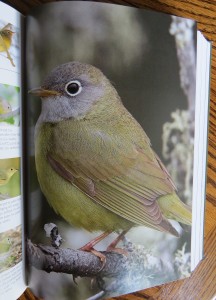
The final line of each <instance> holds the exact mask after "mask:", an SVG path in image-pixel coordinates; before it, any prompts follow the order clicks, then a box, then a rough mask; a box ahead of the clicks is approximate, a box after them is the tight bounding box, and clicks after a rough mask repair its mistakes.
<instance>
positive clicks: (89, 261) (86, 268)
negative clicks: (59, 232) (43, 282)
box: [27, 240, 127, 277]
mask: <svg viewBox="0 0 216 300" xmlns="http://www.w3.org/2000/svg"><path fill="white" fill-rule="evenodd" d="M27 253H28V260H29V263H30V264H31V265H32V266H34V267H35V268H37V269H39V270H44V271H46V272H48V273H50V272H57V273H66V274H72V275H74V276H75V277H76V276H80V277H95V276H97V275H99V274H98V273H99V272H100V276H117V275H118V274H120V273H121V272H123V271H124V270H125V262H126V261H127V258H126V257H125V256H124V255H121V254H118V253H115V252H102V253H103V254H104V255H105V256H106V264H105V266H104V268H103V269H102V270H101V267H102V263H101V261H100V259H99V258H98V257H96V256H95V255H93V254H92V253H90V252H85V251H81V250H73V249H68V248H67V249H62V248H58V249H56V248H54V247H51V246H44V245H35V244H33V243H32V242H31V241H30V240H27ZM100 270H101V271H100Z"/></svg>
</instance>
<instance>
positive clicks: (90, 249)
mask: <svg viewBox="0 0 216 300" xmlns="http://www.w3.org/2000/svg"><path fill="white" fill-rule="evenodd" d="M110 233H112V231H106V232H104V233H102V234H101V235H99V236H97V237H96V238H94V239H93V240H91V241H90V242H88V243H87V244H86V245H84V246H83V247H81V248H80V249H79V250H82V251H87V252H91V253H92V254H94V255H95V256H97V257H98V258H99V259H100V261H101V262H102V267H101V269H100V270H99V271H98V272H100V271H101V270H103V268H104V267H105V265H106V256H105V255H104V254H102V253H101V252H99V251H97V250H96V249H94V246H95V245H96V244H98V243H99V242H100V241H102V240H103V239H104V238H105V237H107V236H108V235H109V234H110Z"/></svg>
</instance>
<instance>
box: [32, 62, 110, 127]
mask: <svg viewBox="0 0 216 300" xmlns="http://www.w3.org/2000/svg"><path fill="white" fill-rule="evenodd" d="M107 86H108V87H109V89H110V88H112V86H111V84H110V82H109V81H108V79H107V78H106V77H105V76H104V75H103V73H102V72H101V71H100V70H99V69H97V68H95V67H93V66H91V65H88V64H82V63H79V62H69V63H66V64H63V65H60V66H58V67H56V68H55V69H54V70H53V71H52V72H51V73H50V74H49V75H48V76H47V78H46V79H45V80H44V82H43V84H42V86H41V87H40V88H37V89H33V90H31V91H30V93H31V94H34V95H37V96H40V97H41V99H42V111H41V115H40V122H51V123H55V122H59V121H62V120H65V119H69V118H74V119H81V118H83V117H85V116H86V114H87V113H88V112H89V111H90V110H91V109H92V107H93V106H94V104H95V103H97V102H98V101H99V100H100V99H101V98H103V95H104V94H105V90H106V87H107ZM113 89H114V88H113Z"/></svg>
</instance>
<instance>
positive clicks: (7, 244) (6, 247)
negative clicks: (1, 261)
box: [0, 237, 12, 255]
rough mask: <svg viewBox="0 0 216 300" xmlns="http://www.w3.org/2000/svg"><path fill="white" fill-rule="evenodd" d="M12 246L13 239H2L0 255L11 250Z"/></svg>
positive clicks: (0, 241)
mask: <svg viewBox="0 0 216 300" xmlns="http://www.w3.org/2000/svg"><path fill="white" fill-rule="evenodd" d="M11 246H12V243H11V240H10V239H9V238H7V237H5V238H3V239H2V240H0V255H1V254H5V253H7V252H9V251H10V248H11Z"/></svg>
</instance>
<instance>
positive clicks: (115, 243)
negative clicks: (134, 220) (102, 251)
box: [106, 229, 129, 255]
mask: <svg viewBox="0 0 216 300" xmlns="http://www.w3.org/2000/svg"><path fill="white" fill-rule="evenodd" d="M128 230H129V229H128ZM128 230H123V231H122V233H121V234H119V236H118V237H117V238H116V239H115V240H114V241H113V242H112V243H111V244H110V245H109V246H108V247H107V249H106V251H110V252H116V253H119V254H123V255H128V252H127V251H126V250H124V249H121V248H116V246H117V244H118V243H119V242H120V241H121V240H123V239H124V237H125V234H126V233H127V232H128Z"/></svg>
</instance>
